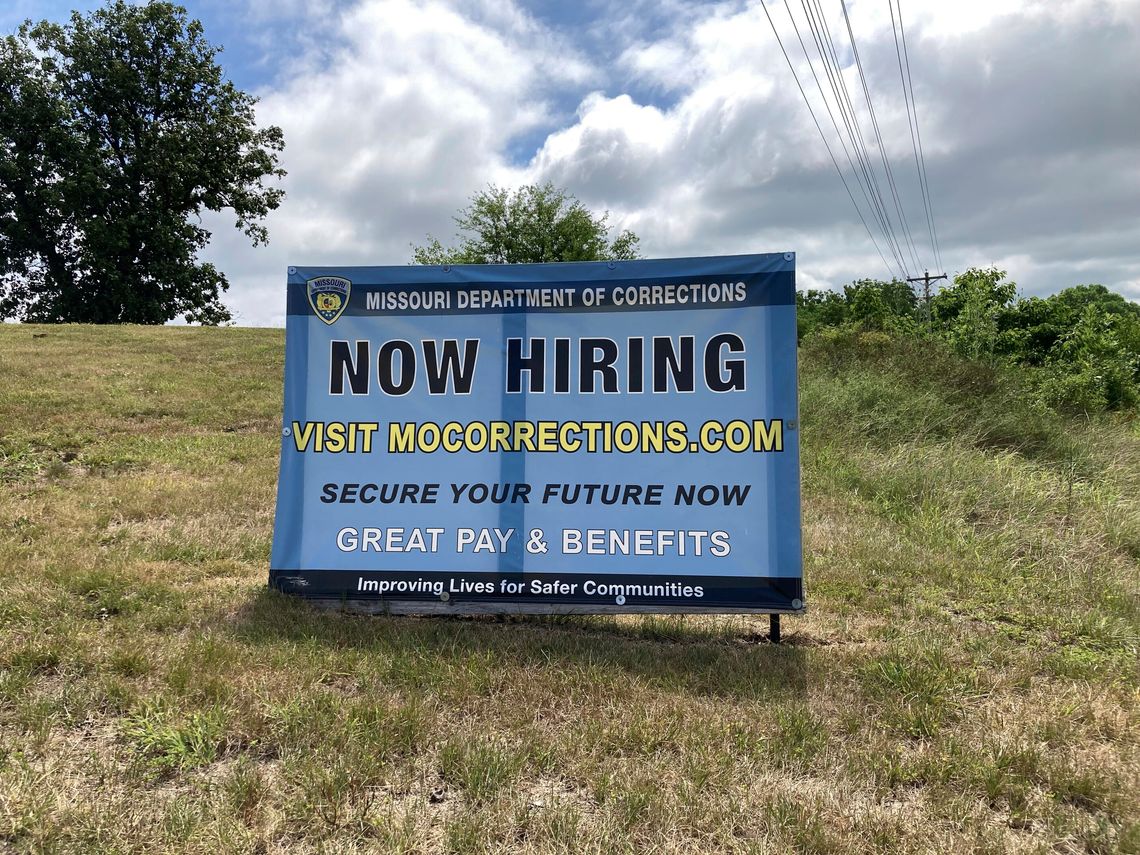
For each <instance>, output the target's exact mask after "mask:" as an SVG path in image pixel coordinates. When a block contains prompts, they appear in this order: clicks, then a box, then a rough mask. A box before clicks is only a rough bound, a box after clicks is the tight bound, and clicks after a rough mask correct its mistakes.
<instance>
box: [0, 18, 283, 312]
mask: <svg viewBox="0 0 1140 855" xmlns="http://www.w3.org/2000/svg"><path fill="white" fill-rule="evenodd" d="M219 50H220V48H218V47H216V46H214V45H212V44H210V42H209V41H207V40H206V38H205V36H204V35H203V32H202V26H201V24H200V23H198V22H197V21H195V20H191V19H189V18H188V17H187V13H186V10H185V9H183V8H182V7H180V6H175V5H173V4H171V3H165V2H151V3H148V4H146V5H132V4H130V3H127V2H124V0H114V2H111V3H109V4H108V5H107V6H105V7H103V8H101V9H99V10H97V11H95V12H93V13H91V14H90V15H87V16H84V15H80V14H79V13H73V14H72V16H71V20H70V22H69V23H67V24H64V25H60V24H55V23H50V22H47V21H45V22H42V23H39V24H32V23H31V22H28V23H26V24H24V25H23V26H22V27H21V28H20V29H19V31H18V32H17V33H16V34H15V35H11V36H8V37H6V38H5V39H3V41H0V318H17V319H21V320H26V321H38V322H82V323H148V324H157V323H163V322H165V321H168V320H170V319H172V318H175V317H178V316H183V317H185V318H186V319H187V320H188V321H197V322H202V323H219V322H221V321H224V320H227V319H228V318H229V313H228V311H227V310H226V308H225V307H224V306H223V305H222V303H221V299H220V295H221V292H223V291H225V290H226V289H227V288H228V287H229V283H228V282H227V280H226V277H225V274H223V273H222V272H221V271H220V270H218V269H216V268H215V267H214V266H213V265H211V264H208V263H202V262H199V261H198V259H197V254H198V252H199V251H200V250H201V249H202V248H203V247H204V246H205V245H206V243H207V242H208V241H209V239H210V232H209V231H208V230H207V229H206V228H204V227H203V225H202V222H201V218H200V215H201V213H202V212H203V211H221V210H224V209H228V210H230V211H232V212H233V214H234V216H235V219H236V225H237V227H238V228H240V229H241V230H242V231H243V232H244V233H245V234H246V235H247V236H248V237H249V238H250V239H251V240H252V241H253V243H254V244H255V245H256V244H259V243H264V242H265V241H266V240H267V239H268V233H267V231H266V228H265V226H264V225H263V224H262V222H261V221H262V219H263V218H264V217H265V215H266V214H268V213H269V211H271V210H273V209H274V208H276V207H277V206H278V204H279V203H280V201H281V198H282V195H283V193H282V191H281V190H280V189H278V188H277V187H275V186H270V185H271V184H273V183H275V181H273V179H277V178H280V177H282V176H283V175H284V174H285V173H284V171H283V170H282V169H281V168H280V167H279V166H278V153H279V152H280V151H281V150H282V148H283V146H284V142H283V136H282V133H281V129H280V128H276V127H265V128H259V127H258V126H257V124H256V120H255V116H254V105H255V104H256V99H255V98H253V97H252V96H250V95H248V94H246V93H244V92H241V91H240V90H238V89H237V88H236V87H234V85H233V84H232V83H230V82H229V81H227V80H226V79H225V78H224V74H223V71H222V69H221V67H220V66H219V65H218V63H217V61H216V59H217V54H218V52H219Z"/></svg>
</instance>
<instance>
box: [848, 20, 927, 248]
mask: <svg viewBox="0 0 1140 855" xmlns="http://www.w3.org/2000/svg"><path fill="white" fill-rule="evenodd" d="M839 3H840V7H841V8H842V9H843V20H844V22H845V23H846V25H847V38H848V39H849V40H850V42H851V53H852V55H853V56H854V57H855V68H856V69H857V70H858V72H859V82H860V83H861V84H862V87H863V97H864V98H866V99H867V111H868V112H869V113H870V115H871V127H872V129H873V130H874V132H875V140H876V142H877V143H878V146H879V156H880V158H881V159H882V161H883V170H884V171H885V172H886V174H887V183H888V184H889V185H890V188H891V196H892V197H893V198H894V202H895V207H896V209H897V210H898V212H899V218H900V219H901V220H902V221H903V222H904V223H905V222H906V221H907V220H906V211H905V209H904V208H903V204H902V198H901V197H900V196H899V191H898V184H897V183H896V181H895V175H894V170H893V169H892V168H891V160H890V157H889V156H888V154H887V147H886V146H885V145H884V144H883V135H882V132H881V130H880V128H879V118H878V116H877V115H876V113H875V102H874V101H873V100H872V98H871V88H870V87H869V86H868V85H867V75H866V73H865V72H864V71H863V60H862V58H861V57H860V56H859V46H858V44H856V42H855V31H854V29H853V28H852V26H851V17H850V15H848V13H847V0H839ZM907 232H908V234H910V229H909V227H908V229H907ZM911 246H914V241H913V238H912V240H911ZM933 248H934V247H933V245H932V246H931V249H933ZM938 266H939V267H941V266H942V264H941V262H940V261H939V262H938Z"/></svg>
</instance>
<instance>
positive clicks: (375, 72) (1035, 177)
mask: <svg viewBox="0 0 1140 855" xmlns="http://www.w3.org/2000/svg"><path fill="white" fill-rule="evenodd" d="M905 7H906V11H907V15H908V18H907V34H908V44H909V46H910V49H911V62H912V66H913V71H914V78H915V87H916V90H917V95H918V108H919V114H920V117H921V120H922V129H923V141H924V144H925V151H926V156H927V166H928V168H929V170H930V180H931V190H932V195H933V201H934V206H935V215H936V218H937V222H938V226H939V234H940V237H941V238H942V244H943V256H944V259H945V261H946V264H947V266H948V267H949V268H950V271H949V272H951V273H953V272H954V271H955V270H960V269H963V268H964V267H966V266H970V265H974V264H987V263H990V262H999V263H1003V264H1008V265H1009V267H1010V272H1011V275H1012V276H1013V277H1014V278H1015V279H1017V280H1018V281H1019V282H1020V283H1021V284H1022V285H1023V286H1024V287H1025V288H1026V289H1027V290H1030V291H1043V290H1055V289H1057V288H1059V287H1064V286H1066V285H1071V284H1076V283H1077V282H1078V281H1090V280H1100V281H1103V282H1105V284H1108V285H1110V286H1112V287H1118V288H1121V289H1125V288H1127V289H1131V293H1133V294H1136V291H1137V281H1138V279H1140V260H1138V257H1137V255H1138V251H1137V246H1140V234H1138V232H1140V226H1138V225H1137V224H1138V223H1140V201H1138V200H1140V171H1138V170H1137V168H1136V167H1135V164H1136V163H1138V162H1140V116H1138V115H1137V112H1136V110H1135V105H1136V104H1137V103H1140V77H1138V76H1137V75H1136V74H1135V56H1136V55H1138V54H1140V2H1138V0H1115V2H1107V0H1073V2H1070V3H1065V4H1057V3H1046V2H1032V3H1018V2H1013V0H986V2H964V3H953V4H950V3H945V2H934V0H925V2H921V3H919V2H910V3H907V4H905ZM597 8H598V9H599V10H600V11H599V15H601V16H602V17H600V18H599V19H598V20H596V21H592V22H591V23H590V25H589V27H588V28H586V29H584V30H583V29H582V28H580V27H579V28H578V30H577V31H575V30H574V29H573V28H563V29H561V30H558V29H555V25H554V24H551V23H547V24H542V23H539V21H538V19H537V18H536V17H535V16H534V15H532V14H530V13H529V12H528V11H527V10H526V9H525V8H523V7H522V6H520V5H515V4H512V3H505V4H504V3H499V2H493V0H456V2H443V0H435V2H411V0H365V2H361V3H359V4H357V5H355V6H352V7H350V8H349V9H347V10H345V11H341V12H340V13H336V12H326V13H325V18H324V23H323V24H322V27H324V28H325V30H326V31H328V32H331V33H332V37H331V38H323V39H320V40H314V43H313V44H312V45H311V48H310V50H309V51H308V52H307V53H305V54H304V55H303V56H301V57H299V58H296V59H293V60H290V62H291V63H292V65H290V66H289V67H287V69H286V72H287V73H286V74H285V75H284V76H283V80H284V83H283V84H282V85H281V86H280V87H279V88H277V89H275V90H273V91H268V92H266V93H263V101H262V104H261V106H260V110H259V116H260V118H261V119H262V120H263V121H265V122H271V123H274V124H279V125H281V126H282V127H283V128H284V130H285V133H286V139H287V144H288V147H287V150H286V154H285V158H284V165H285V166H286V168H287V169H288V170H289V172H290V175H289V178H288V180H287V182H286V184H285V189H286V190H287V192H288V194H289V195H288V198H287V200H286V202H285V204H284V206H283V207H282V209H281V210H280V211H278V212H277V213H275V214H274V215H273V216H272V217H271V218H270V221H269V226H270V232H271V235H272V240H273V243H272V246H271V247H270V248H269V249H257V250H251V249H249V248H248V247H245V246H244V245H243V244H242V242H241V240H239V237H240V236H239V235H237V234H236V233H234V232H233V231H232V230H231V229H228V228H225V227H224V226H219V227H218V233H217V235H216V238H215V240H214V243H213V245H212V247H211V253H210V255H211V258H212V260H214V261H215V262H216V263H218V264H219V265H220V266H221V267H222V269H224V270H226V271H227V272H228V273H229V274H230V278H231V281H232V282H233V285H234V287H233V289H232V290H231V292H230V296H229V297H228V298H227V302H228V303H229V304H230V305H232V306H233V307H234V308H235V309H236V311H237V312H238V313H239V317H240V319H241V321H242V322H243V323H280V322H281V321H282V311H283V302H284V300H283V296H284V287H283V281H284V271H285V267H286V265H287V264H289V263H300V264H321V263H328V264H333V263H342V264H353V263H358V264H365V263H376V264H400V263H404V262H406V261H408V260H409V258H410V249H409V243H411V242H420V241H422V240H423V238H424V235H425V234H426V233H428V232H431V233H434V234H437V235H438V236H440V237H441V238H444V239H447V238H449V237H450V236H451V233H452V231H453V229H452V223H451V216H452V215H453V214H454V213H455V212H456V210H457V209H458V208H459V207H461V206H462V205H463V204H464V203H465V201H466V200H467V198H468V197H469V196H470V194H471V193H472V192H475V191H477V190H479V189H480V188H482V187H484V186H486V185H487V184H488V183H500V184H518V183H521V182H524V181H541V180H547V179H549V180H552V181H554V182H555V183H556V184H558V185H560V186H564V187H566V188H567V189H569V190H570V191H571V192H573V193H575V194H577V195H578V196H579V198H581V199H582V200H583V201H584V202H585V203H586V204H588V205H590V206H591V207H595V208H598V209H608V210H610V211H611V213H612V217H611V221H612V222H613V223H614V224H615V225H617V226H619V227H628V228H633V229H634V230H635V231H637V232H638V234H639V235H641V237H642V239H643V248H644V249H645V250H646V251H647V252H648V253H649V254H652V255H657V256H666V255H690V254H713V253H720V252H744V251H763V250H785V249H794V250H796V251H797V252H798V253H799V261H800V267H801V271H802V274H801V284H812V285H820V284H830V285H840V284H842V283H843V281H845V280H847V279H850V278H852V277H855V276H866V275H883V273H884V270H883V263H882V261H881V260H880V259H879V256H878V254H877V253H876V251H875V248H874V246H872V245H871V243H870V241H869V240H868V238H867V235H866V232H865V231H864V229H863V226H862V225H861V223H860V222H859V220H858V218H857V217H856V216H855V213H854V211H853V209H852V207H851V202H850V200H849V199H848V198H847V195H846V193H845V191H844V189H843V185H842V184H841V183H840V181H839V178H838V177H837V176H836V174H835V171H834V167H833V166H832V164H831V161H830V159H829V158H828V155H827V152H826V150H825V149H824V147H823V146H822V144H821V143H820V141H819V138H818V136H817V132H816V129H815V127H814V126H813V124H812V122H811V118H810V116H809V114H808V112H807V110H806V109H805V107H804V105H803V102H802V100H801V99H800V94H799V92H798V91H797V90H796V88H795V84H794V82H793V81H792V78H791V75H790V74H789V72H788V69H787V67H786V65H785V61H784V57H783V55H782V54H781V53H780V50H779V47H778V46H777V44H776V42H775V40H774V39H773V37H772V33H771V30H770V28H769V23H768V19H767V17H766V16H765V14H764V8H763V7H761V6H760V5H758V4H757V3H751V4H742V3H736V2H733V3H724V4H715V5H708V6H695V5H692V4H680V5H676V6H670V7H663V6H660V7H657V10H658V12H660V10H662V9H664V10H666V11H668V13H669V14H670V15H672V23H671V24H668V23H666V25H662V24H661V23H660V21H657V22H656V23H654V26H652V27H648V26H646V27H642V28H640V29H639V27H638V23H639V20H641V18H644V17H646V16H647V14H648V11H647V10H648V9H649V7H643V6H637V7H636V8H634V7H628V8H627V7H621V8H617V7H613V8H612V9H611V8H610V7H608V6H605V7H603V6H599V7H597ZM793 8H796V10H797V12H798V7H796V6H795V5H794V4H793ZM825 8H827V9H828V13H829V15H830V16H831V20H830V23H831V27H832V34H833V36H835V38H836V40H837V41H838V42H840V43H844V42H846V37H845V29H842V28H843V22H842V19H841V18H840V17H839V16H838V14H837V8H834V9H833V8H831V7H830V4H825ZM848 8H849V9H850V11H851V15H852V24H853V28H854V30H855V33H856V37H857V40H858V44H859V48H860V52H861V54H862V58H863V61H864V64H865V68H866V72H867V76H868V82H869V85H870V87H871V89H872V93H873V95H874V97H875V106H876V111H877V114H878V118H879V121H880V125H881V127H882V131H883V135H884V138H885V139H886V140H887V141H888V146H887V147H888V151H889V155H890V157H891V159H892V165H893V167H894V170H895V174H896V176H897V177H898V180H899V185H900V193H901V194H902V196H903V202H904V205H905V206H906V209H907V213H908V215H909V219H910V220H911V222H912V224H913V227H914V238H915V241H916V243H918V244H919V252H921V253H924V254H925V255H929V250H928V248H927V249H923V246H924V245H925V242H926V237H925V235H926V232H925V227H924V225H923V224H924V218H923V217H922V216H921V212H922V206H921V201H920V197H919V195H918V190H917V185H916V183H915V180H914V165H913V160H912V157H913V155H912V152H911V146H910V136H909V131H908V125H907V118H906V113H905V111H904V109H903V102H902V100H901V97H900V95H899V88H898V87H899V83H898V67H897V60H896V57H895V52H894V42H893V38H892V35H891V29H890V21H889V18H888V17H887V12H886V4H882V3H871V2H869V0H855V2H851V0H849V2H848ZM605 10H609V11H605ZM769 11H770V12H771V13H772V14H773V16H774V18H775V20H776V22H777V25H778V26H779V27H780V31H781V34H782V36H783V37H784V39H785V45H786V46H787V47H788V49H789V52H790V53H792V56H793V58H794V59H795V58H796V56H797V55H798V56H799V58H798V59H796V62H797V70H798V71H799V73H800V75H801V80H803V81H804V83H805V85H806V86H809V87H810V88H811V90H814V87H815V84H814V82H813V81H812V80H811V77H810V72H809V69H808V66H807V64H806V63H805V62H804V60H803V58H802V54H801V53H800V47H799V44H798V42H797V41H795V34H794V33H793V32H792V30H791V27H790V26H789V24H788V19H787V10H786V8H785V7H784V6H783V5H782V4H780V3H772V4H770V5H769ZM643 13H644V14H643ZM337 14H339V15H340V17H339V18H337V17H336V15H337ZM661 14H664V13H661ZM798 14H799V16H800V20H801V26H802V12H799V13H798ZM330 16H331V21H332V23H331V24H330V23H329V21H330ZM606 16H608V17H606ZM639 16H640V17H639ZM607 28H609V30H610V31H612V32H613V33H616V34H620V36H621V39H619V40H618V42H617V43H618V44H619V45H624V46H623V47H620V48H618V49H613V50H612V51H611V56H610V57H609V59H608V60H607V58H606V57H603V56H602V55H600V54H599V53H598V52H597V49H596V45H597V43H598V42H597V40H598V38H599V34H600V33H604V32H606V31H607ZM576 32H577V35H578V36H580V39H579V41H577V42H576V41H575V34H576ZM805 36H806V33H805ZM615 38H616V37H615ZM623 40H624V41H623ZM587 46H588V48H589V50H593V53H590V52H588V48H587ZM841 54H843V51H841ZM841 59H843V61H844V62H848V63H849V61H850V60H849V58H848V57H847V56H846V55H843V56H841ZM844 74H845V79H846V82H847V85H848V88H849V91H850V92H851V94H852V97H853V98H855V99H856V101H857V102H860V101H861V89H860V83H859V78H858V75H857V73H856V69H855V67H854V66H853V65H848V66H847V67H846V68H845V72H844ZM824 83H825V85H826V81H824ZM635 93H637V94H635ZM567 99H569V101H570V103H571V104H573V103H577V104H578V108H577V110H576V111H572V110H570V111H568V110H567V105H566V102H567ZM815 99H816V100H815V103H816V105H817V110H820V109H821V108H819V106H818V105H819V100H818V99H819V96H818V93H817V94H816V95H815ZM819 115H820V118H821V120H822V121H824V122H828V121H829V120H828V119H827V118H826V114H825V113H822V112H820V113H819ZM829 127H830V125H829V124H827V125H825V128H829ZM865 130H866V132H867V134H868V136H870V127H869V125H866V126H865ZM536 134H537V140H538V142H537V150H536V152H535V154H534V157H533V159H532V160H531V161H530V162H529V163H528V164H525V165H523V166H519V165H517V164H514V163H512V162H511V160H510V159H509V157H508V154H507V152H508V150H510V148H511V146H512V144H513V142H514V141H516V140H518V139H519V138H520V137H521V138H526V139H531V138H534V137H535V135H536ZM832 139H833V140H834V137H832ZM833 144H835V143H833ZM835 145H836V146H837V144H835ZM836 154H837V155H838V156H839V157H840V158H841V163H843V165H844V166H845V165H846V163H845V161H843V160H842V157H843V155H842V152H841V151H840V150H839V149H838V147H836ZM874 157H876V158H877V155H874ZM876 163H877V161H876ZM848 176H849V181H851V183H852V189H853V190H854V189H855V184H854V179H853V178H851V177H850V173H848ZM892 210H893V208H892ZM211 222H218V223H221V222H222V220H221V219H217V220H213V219H212V220H211ZM924 260H926V261H927V263H929V260H928V259H924Z"/></svg>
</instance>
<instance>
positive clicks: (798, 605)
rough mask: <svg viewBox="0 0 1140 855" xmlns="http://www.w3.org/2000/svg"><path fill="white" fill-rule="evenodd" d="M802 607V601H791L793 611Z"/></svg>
mask: <svg viewBox="0 0 1140 855" xmlns="http://www.w3.org/2000/svg"><path fill="white" fill-rule="evenodd" d="M803 607H804V601H803V600H792V608H793V609H802V608H803Z"/></svg>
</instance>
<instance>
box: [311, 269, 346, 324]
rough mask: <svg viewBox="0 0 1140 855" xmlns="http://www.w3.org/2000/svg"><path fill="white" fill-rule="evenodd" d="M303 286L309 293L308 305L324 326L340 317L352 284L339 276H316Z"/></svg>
mask: <svg viewBox="0 0 1140 855" xmlns="http://www.w3.org/2000/svg"><path fill="white" fill-rule="evenodd" d="M305 286H306V288H307V289H308V292H309V305H310V306H312V307H313V311H314V312H316V313H317V317H318V318H320V319H321V320H322V321H324V322H325V323H326V324H331V323H333V321H335V320H336V319H337V318H339V317H340V316H341V314H342V313H343V312H344V309H345V307H346V306H347V305H348V294H349V291H351V290H352V283H351V282H349V281H348V280H347V279H344V278H342V277H340V276H318V277H317V278H316V279H310V280H308V281H307V282H306V283H305Z"/></svg>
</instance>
